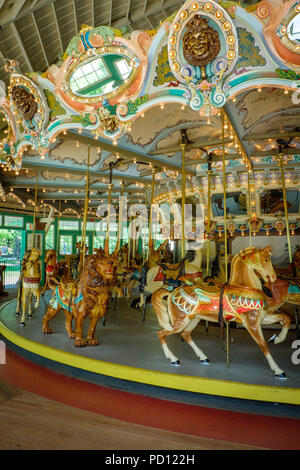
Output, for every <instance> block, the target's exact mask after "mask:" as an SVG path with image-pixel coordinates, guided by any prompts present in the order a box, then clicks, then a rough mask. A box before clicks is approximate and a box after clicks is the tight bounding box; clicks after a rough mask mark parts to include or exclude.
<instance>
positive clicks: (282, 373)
mask: <svg viewBox="0 0 300 470" xmlns="http://www.w3.org/2000/svg"><path fill="white" fill-rule="evenodd" d="M276 377H277V378H278V379H280V380H286V379H287V377H286V373H285V372H281V374H276Z"/></svg>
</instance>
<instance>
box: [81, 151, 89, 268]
mask: <svg viewBox="0 0 300 470" xmlns="http://www.w3.org/2000/svg"><path fill="white" fill-rule="evenodd" d="M90 152H91V148H90V146H88V161H87V172H86V190H85V201H84V214H83V224H82V232H81V250H82V251H81V253H82V267H83V266H84V260H85V237H86V223H87V214H88V207H89V171H90Z"/></svg>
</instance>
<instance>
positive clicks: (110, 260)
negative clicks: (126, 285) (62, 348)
mask: <svg viewBox="0 0 300 470" xmlns="http://www.w3.org/2000/svg"><path fill="white" fill-rule="evenodd" d="M116 285H117V279H116V258H115V256H114V255H109V254H107V253H105V252H104V251H103V250H97V252H96V253H95V254H93V255H90V256H88V257H86V259H85V263H84V265H83V269H82V273H81V275H80V278H79V279H69V280H66V279H64V280H61V282H60V283H59V285H53V287H54V291H53V295H52V298H51V300H50V303H49V306H48V309H47V312H46V314H45V316H44V318H43V325H42V332H43V333H44V334H49V333H52V330H51V328H50V327H49V322H50V320H51V319H52V318H54V317H55V316H56V315H57V314H58V313H59V312H60V310H63V311H64V313H65V317H66V322H65V326H66V330H67V333H68V335H69V337H70V338H72V339H75V342H74V345H75V346H76V347H82V346H85V345H86V344H88V345H89V346H94V345H97V344H99V342H98V339H97V338H95V331H96V327H97V324H98V321H99V319H100V318H103V317H105V315H106V312H107V307H108V303H109V300H110V297H111V292H112V289H113V288H114V287H115V286H116ZM87 317H88V318H89V319H90V323H89V329H88V333H87V338H86V339H84V338H83V324H84V320H85V319H86V318H87ZM73 319H75V325H76V326H75V330H74V329H73Z"/></svg>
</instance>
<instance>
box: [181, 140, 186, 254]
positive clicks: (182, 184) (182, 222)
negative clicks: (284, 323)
mask: <svg viewBox="0 0 300 470" xmlns="http://www.w3.org/2000/svg"><path fill="white" fill-rule="evenodd" d="M180 147H181V151H182V179H181V204H182V206H181V219H182V220H181V230H182V232H181V258H182V259H183V258H184V256H185V223H184V218H185V177H186V174H185V149H186V144H180Z"/></svg>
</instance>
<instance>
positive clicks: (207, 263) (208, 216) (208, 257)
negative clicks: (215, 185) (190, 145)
mask: <svg viewBox="0 0 300 470" xmlns="http://www.w3.org/2000/svg"><path fill="white" fill-rule="evenodd" d="M207 179H208V187H207V245H206V275H207V276H208V275H209V262H210V239H209V233H210V219H211V214H210V193H211V170H208V172H207Z"/></svg>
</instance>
